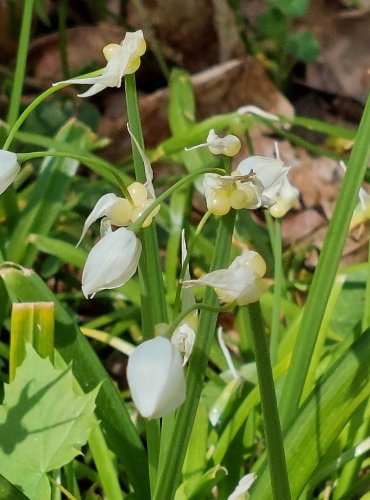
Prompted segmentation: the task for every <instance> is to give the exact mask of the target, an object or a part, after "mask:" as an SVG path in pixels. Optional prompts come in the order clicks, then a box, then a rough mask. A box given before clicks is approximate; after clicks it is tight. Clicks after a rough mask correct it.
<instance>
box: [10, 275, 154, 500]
mask: <svg viewBox="0 0 370 500" xmlns="http://www.w3.org/2000/svg"><path fill="white" fill-rule="evenodd" d="M0 278H2V280H3V282H4V284H5V287H6V289H7V292H8V295H9V298H10V300H11V301H12V302H30V301H31V302H34V301H53V302H54V303H55V320H56V323H55V347H56V350H57V351H58V352H59V354H60V355H61V356H62V358H63V359H64V361H65V362H66V363H71V362H72V371H73V374H74V376H75V377H76V379H77V381H78V382H79V384H80V386H81V388H82V389H83V390H84V391H89V390H92V389H93V388H94V387H96V385H97V384H99V383H100V382H104V383H103V384H102V386H101V389H100V391H99V394H98V397H97V399H96V407H97V414H98V417H99V419H100V420H101V421H102V425H103V427H104V430H105V432H106V437H107V441H108V444H109V446H110V447H111V448H112V449H113V450H114V451H115V453H116V454H117V456H118V457H119V458H120V459H121V461H122V464H123V466H124V467H125V470H126V472H127V475H128V478H129V481H130V482H131V484H132V485H133V487H134V489H135V493H136V494H137V496H138V498H140V499H143V500H144V499H147V498H148V488H149V484H148V476H147V474H148V472H147V456H146V452H145V450H144V447H143V444H142V442H141V440H140V437H139V436H138V434H137V432H136V429H135V427H134V425H133V424H132V422H131V420H130V417H129V414H128V412H127V409H126V407H125V405H124V403H123V399H122V397H121V394H120V393H119V392H118V390H117V388H116V387H115V386H114V384H113V383H112V380H111V378H110V377H109V375H108V374H107V372H106V371H105V369H104V368H103V366H102V364H101V362H100V360H99V358H98V357H97V355H96V353H95V352H94V350H93V349H92V347H91V345H90V344H89V342H88V341H87V340H86V338H85V337H84V335H83V334H82V333H81V332H80V330H79V328H78V327H77V325H76V323H75V322H74V320H73V319H72V317H71V316H70V315H69V313H68V312H67V311H66V309H65V308H64V307H63V306H62V305H61V304H60V303H59V302H58V301H57V300H56V298H55V296H54V294H53V293H52V292H51V290H50V289H49V288H48V286H47V285H46V284H45V283H44V282H43V281H42V279H41V278H40V277H39V276H37V274H36V273H34V272H33V271H32V270H30V269H24V268H20V269H17V268H15V267H3V268H0Z"/></svg>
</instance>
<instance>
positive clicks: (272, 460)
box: [241, 302, 291, 500]
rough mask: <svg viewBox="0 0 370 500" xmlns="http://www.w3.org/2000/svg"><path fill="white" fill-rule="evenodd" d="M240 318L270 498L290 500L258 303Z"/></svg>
mask: <svg viewBox="0 0 370 500" xmlns="http://www.w3.org/2000/svg"><path fill="white" fill-rule="evenodd" d="M241 313H242V314H244V315H245V316H246V318H245V320H246V321H247V322H248V323H249V330H250V333H251V337H252V344H253V349H254V355H255V359H256V367H257V375H258V386H259V390H260V395H261V406H262V416H263V422H264V432H265V439H266V448H267V456H268V464H269V469H270V481H271V487H272V494H273V498H274V499H275V500H289V499H290V498H291V494H290V489H289V481H288V471H287V466H286V460H285V453H284V446H283V437H282V433H281V427H280V421H279V413H278V409H277V401H276V394H275V387H274V379H273V376H272V368H271V362H270V358H269V352H268V348H267V342H266V337H265V329H264V326H263V319H262V313H261V307H260V304H259V302H255V303H254V304H249V305H248V307H247V308H243V310H242V311H241Z"/></svg>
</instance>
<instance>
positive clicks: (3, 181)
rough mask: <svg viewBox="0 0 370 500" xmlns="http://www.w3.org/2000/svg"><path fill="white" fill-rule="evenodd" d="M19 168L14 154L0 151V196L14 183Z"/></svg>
mask: <svg viewBox="0 0 370 500" xmlns="http://www.w3.org/2000/svg"><path fill="white" fill-rule="evenodd" d="M20 168H21V167H20V166H19V164H18V162H17V155H16V154H15V153H11V152H10V151H4V150H3V149H0V194H1V193H3V192H4V191H5V190H6V189H7V188H8V187H9V186H10V184H11V183H12V182H13V181H14V179H15V178H16V177H17V175H18V172H19V170H20Z"/></svg>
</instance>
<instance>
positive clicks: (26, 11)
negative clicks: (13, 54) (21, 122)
mask: <svg viewBox="0 0 370 500" xmlns="http://www.w3.org/2000/svg"><path fill="white" fill-rule="evenodd" d="M33 2H34V0H27V1H26V2H23V5H24V8H23V16H22V26H21V32H20V35H19V45H18V53H17V65H16V68H15V73H14V82H13V87H12V95H11V98H10V103H9V110H8V123H9V124H10V125H11V126H12V125H14V123H15V121H16V120H17V118H18V114H19V108H20V105H21V96H22V91H23V82H24V75H25V72H26V63H27V52H28V44H29V40H30V32H31V24H32V12H33Z"/></svg>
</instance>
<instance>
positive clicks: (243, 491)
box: [227, 472, 257, 500]
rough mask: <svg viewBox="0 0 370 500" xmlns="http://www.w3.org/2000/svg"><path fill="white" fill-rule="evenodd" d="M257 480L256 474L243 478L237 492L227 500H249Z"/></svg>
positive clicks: (252, 473)
mask: <svg viewBox="0 0 370 500" xmlns="http://www.w3.org/2000/svg"><path fill="white" fill-rule="evenodd" d="M256 479H257V476H256V474H255V473H254V472H251V473H250V474H246V475H245V476H243V477H242V478H241V480H240V481H239V483H238V486H237V487H236V488H235V490H234V491H233V492H232V493H231V495H229V496H228V497H227V500H248V498H249V493H248V491H249V490H250V487H251V486H252V484H253V483H254V481H255V480H256Z"/></svg>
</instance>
